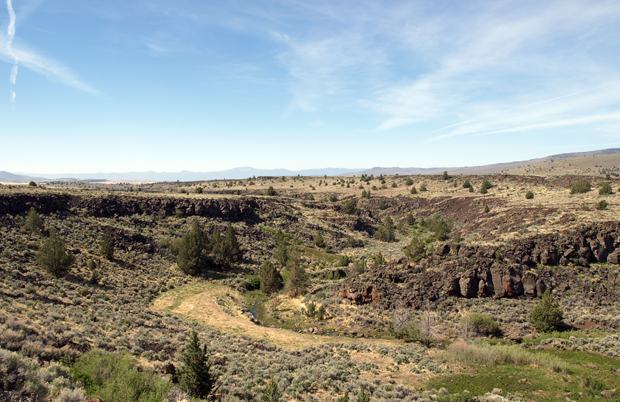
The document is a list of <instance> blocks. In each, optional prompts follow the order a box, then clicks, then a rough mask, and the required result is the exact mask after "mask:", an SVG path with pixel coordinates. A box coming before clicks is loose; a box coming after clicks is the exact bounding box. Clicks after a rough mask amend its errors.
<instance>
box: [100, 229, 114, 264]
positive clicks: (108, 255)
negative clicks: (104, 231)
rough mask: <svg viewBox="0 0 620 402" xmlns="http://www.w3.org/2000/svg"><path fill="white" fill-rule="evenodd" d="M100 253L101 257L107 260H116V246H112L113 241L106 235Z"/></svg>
mask: <svg viewBox="0 0 620 402" xmlns="http://www.w3.org/2000/svg"><path fill="white" fill-rule="evenodd" d="M99 252H100V253H101V256H102V257H103V258H105V259H106V260H109V261H111V260H112V259H113V258H114V244H112V239H110V236H108V235H106V236H105V237H104V238H103V241H102V242H101V245H100V246H99Z"/></svg>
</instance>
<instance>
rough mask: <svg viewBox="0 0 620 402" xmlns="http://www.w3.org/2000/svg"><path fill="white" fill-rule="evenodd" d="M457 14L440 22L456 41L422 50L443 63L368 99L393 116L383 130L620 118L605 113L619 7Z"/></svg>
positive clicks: (615, 106)
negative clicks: (442, 124)
mask: <svg viewBox="0 0 620 402" xmlns="http://www.w3.org/2000/svg"><path fill="white" fill-rule="evenodd" d="M506 5H508V6H509V7H507V6H506ZM532 6H534V5H532ZM455 17H456V16H451V15H445V16H444V17H443V24H442V27H440V29H439V30H438V29H437V27H435V28H433V29H434V30H435V37H436V40H437V41H439V42H441V41H444V42H445V41H446V38H448V37H451V38H453V40H454V46H452V47H450V46H448V47H446V48H439V47H438V48H436V49H431V50H430V51H429V49H428V48H426V49H425V53H424V56H426V57H431V58H434V59H435V61H436V63H435V64H436V67H432V68H429V69H427V70H426V71H423V72H421V73H420V74H419V75H418V76H417V77H411V78H409V79H408V80H407V79H405V80H403V81H401V82H399V83H396V84H393V85H388V86H387V87H386V88H384V89H382V90H380V91H378V92H377V96H376V97H374V98H371V99H370V100H367V101H365V102H364V105H365V106H367V107H369V108H371V109H372V110H375V111H377V112H379V113H381V114H383V115H385V116H386V118H385V119H384V121H383V122H382V123H381V124H380V126H379V129H383V130H387V129H392V128H396V127H401V126H404V125H411V124H415V123H418V122H433V121H446V120H452V121H456V122H457V123H454V124H451V125H448V126H446V127H443V128H442V129H440V130H436V131H442V133H441V134H439V135H435V136H432V135H431V139H432V140H441V139H445V138H449V137H454V136H457V135H468V134H469V135H472V134H477V133H486V134H491V133H493V134H506V133H515V132H519V131H525V130H536V129H545V128H551V127H560V126H569V125H577V124H585V123H586V122H587V123H590V124H595V123H597V122H602V121H609V120H614V119H615V118H616V117H614V116H617V115H616V114H615V113H611V114H604V116H606V117H605V118H602V117H601V116H602V115H601V114H600V112H601V111H606V110H607V109H610V108H611V109H612V110H619V109H620V91H618V86H617V85H606V84H607V83H609V82H610V81H611V82H613V81H617V80H618V79H619V78H620V69H618V68H617V67H615V66H614V65H613V63H609V62H608V58H609V57H608V53H607V52H608V49H611V48H615V49H617V47H618V44H619V41H618V40H617V39H614V36H613V35H608V34H609V33H613V32H615V30H616V28H614V26H616V27H617V23H618V19H619V17H620V4H618V3H614V2H585V1H563V2H550V3H539V5H538V6H535V8H534V9H531V8H529V7H527V9H524V8H520V7H519V5H518V4H517V3H510V2H508V3H501V5H498V6H496V7H487V8H486V11H483V12H482V13H478V14H471V15H465V16H464V15H460V18H463V19H465V20H467V22H466V23H463V22H460V21H457V20H455ZM614 24H616V25H614ZM437 31H438V32H437ZM421 36H422V37H425V36H426V35H424V34H422V35H421ZM601 40H602V41H604V43H600V41H601ZM601 45H602V46H601ZM597 46H599V47H602V49H597ZM605 47H608V49H605ZM433 50H434V51H433ZM407 81H409V82H407ZM550 98H551V99H550ZM576 115H577V116H582V117H579V118H575V117H574V116H576ZM588 116H590V117H588ZM554 122H555V123H554Z"/></svg>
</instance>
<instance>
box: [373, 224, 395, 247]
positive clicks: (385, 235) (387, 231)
mask: <svg viewBox="0 0 620 402" xmlns="http://www.w3.org/2000/svg"><path fill="white" fill-rule="evenodd" d="M375 239H377V240H381V241H384V242H388V243H389V242H393V241H396V235H395V233H394V228H393V227H392V226H388V225H381V226H380V227H379V229H377V231H376V232H375Z"/></svg>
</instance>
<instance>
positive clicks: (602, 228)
mask: <svg viewBox="0 0 620 402" xmlns="http://www.w3.org/2000/svg"><path fill="white" fill-rule="evenodd" d="M619 233H620V226H619V224H618V223H617V222H607V223H601V224H593V225H591V226H590V227H584V228H582V229H581V230H578V231H567V232H563V233H556V234H552V235H542V236H538V237H536V238H529V239H525V240H519V241H515V242H513V243H512V244H511V245H509V246H503V247H485V246H478V247H472V246H467V245H450V246H449V247H447V246H445V245H443V244H442V245H440V246H438V247H437V248H436V252H435V253H433V255H430V256H428V257H427V258H426V259H423V260H422V261H420V262H418V263H416V264H412V263H410V262H409V261H408V260H406V259H404V258H403V259H401V260H400V261H392V262H389V263H387V264H384V265H383V266H380V267H375V268H372V269H371V270H370V271H369V272H367V273H366V274H364V275H360V276H354V277H350V278H347V279H346V280H345V281H344V284H343V288H342V289H341V292H340V295H341V296H342V297H343V298H346V299H349V300H350V301H351V302H353V303H356V304H365V303H376V304H378V305H380V306H382V307H384V308H391V307H393V306H403V305H404V306H409V307H414V308H421V307H422V306H423V302H425V301H426V300H428V301H431V302H439V301H441V300H443V299H445V298H446V297H448V296H456V297H465V298H476V297H494V298H504V297H541V296H542V294H543V293H544V292H545V290H547V289H554V288H558V289H560V290H561V291H565V290H568V289H579V290H581V291H582V292H584V293H585V294H588V295H589V297H590V298H592V299H593V301H595V302H598V303H599V304H609V303H614V302H617V301H618V299H619V295H618V292H617V291H616V289H614V286H617V285H620V275H618V274H617V273H616V272H615V268H612V269H606V268H604V267H603V268H594V267H590V263H593V262H608V263H610V264H618V263H619V262H620V243H619V238H620V236H619ZM498 256H499V258H497V257H498ZM547 264H554V265H558V264H559V265H564V266H567V268H564V269H551V268H549V266H548V265H547ZM429 268H432V269H429ZM583 269H585V270H586V272H587V271H591V272H589V273H590V274H592V275H594V274H597V275H599V276H601V277H603V278H604V279H605V281H604V282H599V283H598V284H596V286H594V285H592V284H590V283H589V282H587V281H582V280H579V278H578V275H579V270H583ZM397 284H405V286H400V285H399V286H397Z"/></svg>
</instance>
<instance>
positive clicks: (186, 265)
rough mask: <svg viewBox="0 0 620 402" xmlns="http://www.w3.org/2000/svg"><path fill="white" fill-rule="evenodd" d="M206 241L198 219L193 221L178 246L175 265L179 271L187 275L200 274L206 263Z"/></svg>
mask: <svg viewBox="0 0 620 402" xmlns="http://www.w3.org/2000/svg"><path fill="white" fill-rule="evenodd" d="M206 240H207V239H206V236H205V234H204V232H203V231H202V229H201V227H200V223H199V222H198V219H194V221H193V222H192V228H191V229H190V231H189V232H188V233H186V234H184V235H183V238H182V239H181V244H180V245H179V254H178V257H177V265H178V266H179V268H180V269H181V271H183V272H184V273H186V274H189V275H196V274H198V273H199V272H200V270H201V269H202V268H203V266H204V264H205V262H206V254H205V246H206Z"/></svg>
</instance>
